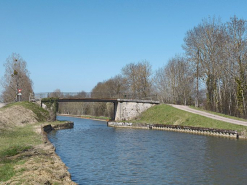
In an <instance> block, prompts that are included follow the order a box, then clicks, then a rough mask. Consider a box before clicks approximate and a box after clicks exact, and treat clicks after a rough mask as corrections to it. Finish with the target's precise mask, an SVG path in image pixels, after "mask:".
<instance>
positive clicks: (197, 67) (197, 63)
mask: <svg viewBox="0 0 247 185" xmlns="http://www.w3.org/2000/svg"><path fill="white" fill-rule="evenodd" d="M199 60H200V53H199V49H198V51H197V62H196V101H195V107H198V106H199V103H198V99H199Z"/></svg>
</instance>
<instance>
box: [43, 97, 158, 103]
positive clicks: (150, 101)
mask: <svg viewBox="0 0 247 185" xmlns="http://www.w3.org/2000/svg"><path fill="white" fill-rule="evenodd" d="M47 101H49V100H47ZM57 101H58V102H112V103H117V102H136V103H151V104H159V103H160V102H159V101H153V100H137V99H116V98H59V99H58V100H57ZM42 102H46V101H42Z"/></svg>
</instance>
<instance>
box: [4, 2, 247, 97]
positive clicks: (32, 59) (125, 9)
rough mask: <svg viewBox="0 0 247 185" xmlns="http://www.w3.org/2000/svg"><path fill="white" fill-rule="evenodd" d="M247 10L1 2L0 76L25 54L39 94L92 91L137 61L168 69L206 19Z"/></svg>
mask: <svg viewBox="0 0 247 185" xmlns="http://www.w3.org/2000/svg"><path fill="white" fill-rule="evenodd" d="M246 7H247V1H245V0H231V1H230V0H160V1H158V0H148V1H147V0H80V1H79V0H78V1H77V0H64V1H63V0H59V1H58V0H30V1H28V0H21V1H20V0H0V76H1V77H2V76H3V75H4V66H3V64H4V63H5V61H6V58H8V56H10V55H11V54H12V53H19V54H20V55H21V56H22V58H23V59H24V60H25V61H26V62H27V64H28V66H27V68H28V70H29V71H30V73H31V75H30V77H31V79H32V80H33V82H34V92H51V91H54V90H55V89H61V91H64V92H79V91H82V90H84V91H87V92H89V91H91V90H92V88H93V87H94V86H95V85H96V84H97V83H98V82H101V81H103V80H107V79H109V78H111V77H114V76H115V75H117V74H119V73H120V72H121V69H122V68H123V67H124V66H125V65H126V64H129V63H131V62H139V61H143V60H147V61H149V62H150V64H151V65H152V68H153V71H155V70H157V69H158V68H160V67H163V66H164V65H165V64H166V63H167V61H168V60H169V59H170V58H172V57H174V56H175V55H176V54H181V53H183V50H182V48H181V46H182V44H183V39H184V37H185V34H186V32H187V31H188V30H189V29H192V28H193V27H194V26H197V25H198V24H199V23H200V22H201V21H202V19H204V18H207V17H209V16H211V17H213V16H215V17H216V18H218V17H220V18H221V21H222V22H226V21H229V20H230V17H232V16H234V15H236V16H237V17H238V18H244V19H247V9H246ZM0 90H2V89H1V87H0Z"/></svg>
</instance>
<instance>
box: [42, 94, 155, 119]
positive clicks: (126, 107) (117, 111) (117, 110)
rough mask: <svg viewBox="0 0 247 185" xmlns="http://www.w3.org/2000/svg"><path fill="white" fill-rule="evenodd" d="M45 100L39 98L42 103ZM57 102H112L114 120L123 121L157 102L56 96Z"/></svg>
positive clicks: (137, 114)
mask: <svg viewBox="0 0 247 185" xmlns="http://www.w3.org/2000/svg"><path fill="white" fill-rule="evenodd" d="M45 102H46V101H43V100H41V106H42V103H45ZM57 102H112V103H113V104H114V118H113V119H114V120H115V121H125V120H130V119H133V118H135V117H137V116H139V115H140V114H141V113H142V112H143V111H145V110H147V109H148V108H150V107H152V106H154V105H157V104H159V103H160V102H159V101H153V100H135V99H114V98H113V99H112V98H58V99H57Z"/></svg>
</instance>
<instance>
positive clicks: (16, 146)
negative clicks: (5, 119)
mask: <svg viewBox="0 0 247 185" xmlns="http://www.w3.org/2000/svg"><path fill="white" fill-rule="evenodd" d="M11 106H23V107H24V108H26V109H29V110H32V111H33V112H34V113H35V114H36V118H37V119H38V121H46V120H47V117H48V116H49V113H48V112H47V111H46V110H44V109H42V108H40V107H39V106H38V105H37V104H34V103H30V102H16V103H11V104H8V105H6V106H5V107H3V108H1V109H0V111H1V110H4V109H6V108H8V107H11ZM40 124H41V123H37V124H33V125H29V124H27V125H24V126H21V127H17V126H15V127H9V128H4V129H3V130H1V132H0V182H3V181H7V180H9V179H10V178H11V177H13V176H15V174H16V173H18V172H21V171H24V169H22V170H21V171H20V170H19V171H15V170H14V167H15V165H18V164H20V163H25V159H22V158H21V157H14V158H13V156H16V155H18V154H21V153H22V152H24V151H26V150H28V149H31V148H32V147H34V146H35V145H38V144H41V143H42V142H43V141H42V137H41V136H40V135H39V134H37V133H35V132H34V126H37V125H40Z"/></svg>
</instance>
